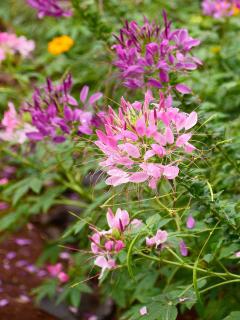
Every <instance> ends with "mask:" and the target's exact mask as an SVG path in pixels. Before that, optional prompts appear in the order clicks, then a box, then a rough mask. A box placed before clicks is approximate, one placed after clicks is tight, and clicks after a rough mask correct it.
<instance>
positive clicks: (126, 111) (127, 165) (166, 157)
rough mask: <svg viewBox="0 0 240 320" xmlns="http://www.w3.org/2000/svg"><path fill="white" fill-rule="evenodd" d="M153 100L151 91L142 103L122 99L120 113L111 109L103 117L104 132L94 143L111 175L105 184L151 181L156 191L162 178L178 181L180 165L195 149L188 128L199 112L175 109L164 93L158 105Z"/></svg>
mask: <svg viewBox="0 0 240 320" xmlns="http://www.w3.org/2000/svg"><path fill="white" fill-rule="evenodd" d="M153 100H154V99H153V96H152V94H151V92H150V91H147V92H146V94H145V101H144V103H143V104H142V103H140V102H138V101H136V102H134V103H132V104H131V103H129V102H127V101H125V100H124V98H122V99H121V105H120V108H119V110H118V114H117V113H116V112H115V111H114V110H113V109H112V108H111V107H109V112H108V114H106V115H104V116H103V117H104V119H103V120H102V121H103V122H104V124H105V130H104V131H101V130H96V133H97V136H98V140H97V141H96V142H95V144H96V145H97V146H98V147H99V148H100V149H101V151H102V152H103V153H104V159H103V161H101V162H100V166H101V167H103V168H104V169H105V171H106V172H107V174H108V176H109V177H108V178H107V180H106V184H108V185H112V186H118V185H121V184H125V183H128V182H132V183H141V182H145V181H148V183H149V186H150V187H151V188H152V189H155V188H156V186H157V182H158V181H159V180H160V179H161V178H165V179H168V180H172V179H174V178H176V177H177V176H178V174H179V168H178V163H181V162H182V159H183V156H184V155H185V153H191V152H192V151H193V150H194V149H195V147H194V146H193V145H192V144H191V143H190V142H189V141H190V139H191V137H192V133H191V131H189V129H191V128H192V127H193V126H194V125H195V124H196V123H197V113H196V112H192V113H190V114H187V113H184V112H181V111H180V110H179V109H178V108H173V107H172V102H171V97H170V96H169V97H167V98H164V96H163V95H162V94H161V95H160V101H159V102H158V103H152V102H153ZM150 103H151V105H152V106H153V108H151V106H150Z"/></svg>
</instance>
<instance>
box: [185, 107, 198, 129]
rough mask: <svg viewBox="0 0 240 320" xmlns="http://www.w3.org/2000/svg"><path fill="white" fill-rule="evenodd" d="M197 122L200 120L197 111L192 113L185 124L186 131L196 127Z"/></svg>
mask: <svg viewBox="0 0 240 320" xmlns="http://www.w3.org/2000/svg"><path fill="white" fill-rule="evenodd" d="M197 120H198V116H197V112H195V111H193V112H191V113H190V115H189V116H188V118H187V120H186V122H185V129H186V130H188V129H190V128H192V127H194V126H195V124H196V123H197Z"/></svg>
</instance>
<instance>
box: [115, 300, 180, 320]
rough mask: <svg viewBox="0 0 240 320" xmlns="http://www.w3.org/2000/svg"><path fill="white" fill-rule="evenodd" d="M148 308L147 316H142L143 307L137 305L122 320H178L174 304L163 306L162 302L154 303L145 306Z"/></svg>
mask: <svg viewBox="0 0 240 320" xmlns="http://www.w3.org/2000/svg"><path fill="white" fill-rule="evenodd" d="M145 306H146V308H147V314H146V315H144V316H142V315H141V314H140V309H141V308H142V307H143V305H137V306H134V307H133V308H131V309H130V310H129V311H127V312H126V313H125V314H124V316H123V317H122V318H121V319H122V320H138V319H146V320H175V319H176V318H177V314H178V312H177V308H176V306H175V305H173V304H172V303H169V304H162V303H161V302H152V303H151V304H146V305H145Z"/></svg>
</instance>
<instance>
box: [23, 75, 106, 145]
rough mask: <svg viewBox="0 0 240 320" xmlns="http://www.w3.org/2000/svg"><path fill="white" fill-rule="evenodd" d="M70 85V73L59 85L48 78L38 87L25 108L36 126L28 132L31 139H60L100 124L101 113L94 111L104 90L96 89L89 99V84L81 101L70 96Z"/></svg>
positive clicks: (86, 131)
mask: <svg viewBox="0 0 240 320" xmlns="http://www.w3.org/2000/svg"><path fill="white" fill-rule="evenodd" d="M71 89H72V77H71V75H68V76H67V77H66V78H65V79H64V80H63V82H62V83H61V84H59V85H54V84H53V83H52V81H51V80H50V79H47V82H46V84H45V85H44V86H42V87H41V88H36V89H35V92H34V94H33V98H32V102H31V103H29V104H28V107H27V108H26V111H28V112H29V113H30V114H31V117H32V125H33V126H34V127H35V129H36V130H35V131H34V132H30V133H28V137H29V138H30V139H31V140H35V141H37V140H42V139H44V138H45V137H50V138H51V139H52V140H53V141H54V142H56V143H61V142H64V141H65V140H66V137H67V136H68V135H70V134H74V133H75V134H79V135H81V134H88V135H89V134H92V132H93V131H92V130H93V128H94V127H95V126H96V125H97V124H98V121H97V120H98V117H97V115H95V114H94V112H93V111H94V108H95V107H96V102H97V101H98V100H99V99H100V98H101V97H102V94H101V93H100V92H97V93H95V94H93V95H92V96H90V98H89V99H88V98H87V97H88V91H89V88H88V86H84V87H83V88H82V90H81V92H80V103H79V102H77V100H76V99H75V98H73V96H71V94H70V92H71ZM79 104H80V105H81V108H80V107H79ZM90 108H92V110H90Z"/></svg>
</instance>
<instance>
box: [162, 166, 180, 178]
mask: <svg viewBox="0 0 240 320" xmlns="http://www.w3.org/2000/svg"><path fill="white" fill-rule="evenodd" d="M178 173H179V168H178V167H176V166H166V167H164V171H163V175H164V176H165V177H166V178H167V179H169V180H172V179H175V178H176V177H177V176H178Z"/></svg>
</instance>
